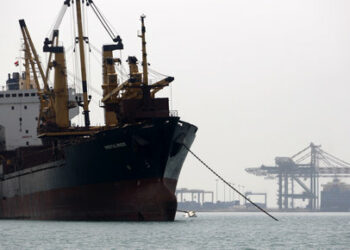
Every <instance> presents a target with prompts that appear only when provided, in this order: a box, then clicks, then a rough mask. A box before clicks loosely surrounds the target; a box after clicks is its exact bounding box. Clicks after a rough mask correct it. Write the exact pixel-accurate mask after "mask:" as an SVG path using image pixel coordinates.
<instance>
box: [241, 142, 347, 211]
mask: <svg viewBox="0 0 350 250" xmlns="http://www.w3.org/2000/svg"><path fill="white" fill-rule="evenodd" d="M275 164H276V165H275V166H265V165H262V166H261V167H259V168H247V169H246V171H247V172H248V173H250V174H254V175H257V176H265V178H266V179H275V178H277V179H278V207H279V209H288V208H289V203H288V202H289V199H291V208H294V200H295V199H302V200H305V199H308V200H309V203H308V206H307V207H308V208H309V209H318V208H319V186H320V185H319V178H325V177H328V178H329V177H338V178H339V177H343V178H348V177H350V163H348V162H345V161H343V160H341V159H339V158H337V157H335V156H333V155H331V154H329V153H327V152H325V151H323V150H322V149H321V146H317V145H315V144H313V143H311V144H310V145H309V146H308V147H306V148H304V149H303V150H301V151H300V152H298V153H297V154H295V155H293V156H292V157H276V158H275ZM303 179H304V180H303ZM295 183H296V184H298V185H299V186H300V187H301V188H302V189H303V192H302V193H299V194H296V193H294V190H295V186H294V185H295ZM289 185H291V187H290V186H289ZM289 191H290V192H289Z"/></svg>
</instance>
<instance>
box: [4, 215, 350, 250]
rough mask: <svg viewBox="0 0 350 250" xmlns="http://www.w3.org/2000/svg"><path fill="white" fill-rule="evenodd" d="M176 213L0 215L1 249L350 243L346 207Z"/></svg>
mask: <svg viewBox="0 0 350 250" xmlns="http://www.w3.org/2000/svg"><path fill="white" fill-rule="evenodd" d="M274 215H275V216H276V217H278V218H279V219H280V221H279V222H275V221H273V220H272V219H270V218H269V217H267V216H266V215H264V214H261V213H198V217H197V218H190V219H188V218H184V217H183V216H182V214H178V215H177V217H176V221H175V222H162V223H155V222H148V223H147V222H145V223H136V222H132V223H130V222H46V221H45V222H41V221H6V220H5V221H0V248H1V249H350V213H293V214H283V213H275V214H274Z"/></svg>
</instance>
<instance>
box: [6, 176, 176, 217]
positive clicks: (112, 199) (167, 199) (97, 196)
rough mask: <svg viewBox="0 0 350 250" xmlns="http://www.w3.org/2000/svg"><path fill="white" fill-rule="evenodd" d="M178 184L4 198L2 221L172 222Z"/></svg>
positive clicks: (130, 184) (126, 184) (155, 182)
mask: <svg viewBox="0 0 350 250" xmlns="http://www.w3.org/2000/svg"><path fill="white" fill-rule="evenodd" d="M176 184H177V181H176V180H172V179H149V180H138V181H136V180H133V181H120V182H115V183H108V184H94V185H87V186H79V187H73V188H62V189H57V190H50V191H45V192H39V193H34V194H29V195H23V196H15V197H12V198H7V199H5V200H4V199H3V200H2V201H1V203H0V205H1V206H0V218H6V219H33V220H115V221H140V220H141V221H143V220H144V221H173V220H174V218H175V214H176V209H177V201H176V197H175V195H174V192H175V188H176Z"/></svg>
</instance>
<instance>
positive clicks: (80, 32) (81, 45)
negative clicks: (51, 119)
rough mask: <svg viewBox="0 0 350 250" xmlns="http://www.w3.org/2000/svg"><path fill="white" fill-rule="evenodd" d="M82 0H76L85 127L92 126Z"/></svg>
mask: <svg viewBox="0 0 350 250" xmlns="http://www.w3.org/2000/svg"><path fill="white" fill-rule="evenodd" d="M80 1H81V0H76V1H75V2H76V7H77V22H78V40H79V49H80V66H81V79H82V87H83V101H84V103H83V108H84V112H83V114H84V119H85V127H87V128H88V127H89V126H90V116H89V112H90V111H89V100H88V95H87V82H86V65H85V51H84V35H83V24H82V18H81V4H80Z"/></svg>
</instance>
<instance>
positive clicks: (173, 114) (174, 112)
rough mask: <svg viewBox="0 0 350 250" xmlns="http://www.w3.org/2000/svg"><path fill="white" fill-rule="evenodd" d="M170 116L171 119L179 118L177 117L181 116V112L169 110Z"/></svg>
mask: <svg viewBox="0 0 350 250" xmlns="http://www.w3.org/2000/svg"><path fill="white" fill-rule="evenodd" d="M169 116H170V117H177V116H179V112H178V111H177V110H169Z"/></svg>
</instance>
